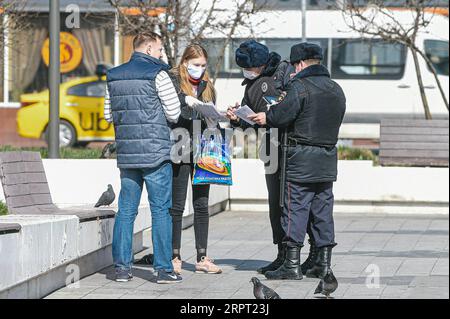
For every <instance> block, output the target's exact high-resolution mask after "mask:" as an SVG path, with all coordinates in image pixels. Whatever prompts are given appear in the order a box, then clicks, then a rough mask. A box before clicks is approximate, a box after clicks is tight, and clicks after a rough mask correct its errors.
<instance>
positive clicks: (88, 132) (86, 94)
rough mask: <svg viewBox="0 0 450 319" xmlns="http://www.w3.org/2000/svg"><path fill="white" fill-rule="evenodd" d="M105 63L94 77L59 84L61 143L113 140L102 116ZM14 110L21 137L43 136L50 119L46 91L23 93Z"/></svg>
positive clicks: (68, 145)
mask: <svg viewBox="0 0 450 319" xmlns="http://www.w3.org/2000/svg"><path fill="white" fill-rule="evenodd" d="M106 70H107V67H106V66H98V67H97V72H96V73H97V76H91V77H83V78H78V79H75V80H71V81H68V82H65V83H62V84H61V86H60V119H61V121H60V129H59V132H60V145H61V147H72V146H75V147H85V146H87V145H88V144H89V143H90V142H100V141H113V140H114V128H113V125H112V124H110V123H108V122H106V121H105V119H104V113H103V112H104V101H105V90H106V76H105V74H106ZM20 102H21V108H20V109H19V111H18V113H17V132H18V133H19V135H20V136H22V137H26V138H34V139H41V138H42V139H45V138H46V130H47V126H48V119H49V91H48V90H46V91H43V92H41V93H34V94H23V95H22V96H21V97H20Z"/></svg>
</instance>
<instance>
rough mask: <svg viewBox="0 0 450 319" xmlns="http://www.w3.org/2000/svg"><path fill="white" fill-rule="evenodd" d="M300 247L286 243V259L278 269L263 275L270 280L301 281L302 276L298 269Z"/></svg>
mask: <svg viewBox="0 0 450 319" xmlns="http://www.w3.org/2000/svg"><path fill="white" fill-rule="evenodd" d="M301 248H302V246H301V245H298V244H294V243H287V245H286V257H285V259H284V262H283V264H282V265H281V267H280V268H278V269H277V270H275V271H268V272H266V273H265V276H266V278H267V279H270V280H281V279H288V280H302V279H303V274H302V269H301V267H300V250H301Z"/></svg>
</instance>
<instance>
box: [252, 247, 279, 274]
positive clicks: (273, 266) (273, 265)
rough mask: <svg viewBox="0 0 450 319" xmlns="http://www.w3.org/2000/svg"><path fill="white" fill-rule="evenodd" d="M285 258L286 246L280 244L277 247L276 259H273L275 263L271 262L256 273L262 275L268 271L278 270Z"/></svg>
mask: <svg viewBox="0 0 450 319" xmlns="http://www.w3.org/2000/svg"><path fill="white" fill-rule="evenodd" d="M285 257H286V245H284V244H280V245H278V255H277V259H275V261H273V262H272V263H271V264H269V265H267V266H265V267H261V268H259V269H257V270H256V271H257V272H258V273H260V274H263V275H264V274H265V273H266V272H268V271H274V270H277V269H278V268H280V267H281V265H283V262H284V258H285Z"/></svg>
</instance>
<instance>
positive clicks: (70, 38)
mask: <svg viewBox="0 0 450 319" xmlns="http://www.w3.org/2000/svg"><path fill="white" fill-rule="evenodd" d="M59 45H60V52H61V53H60V55H61V58H60V59H61V73H69V72H72V71H73V70H75V69H76V68H77V67H78V66H79V65H80V63H81V61H82V59H83V48H82V47H81V43H80V41H79V40H78V39H77V38H76V37H75V36H74V35H73V34H72V33H69V32H61V35H60V44H59ZM42 59H43V60H44V63H45V65H47V66H49V64H50V38H47V40H45V42H44V45H43V46H42Z"/></svg>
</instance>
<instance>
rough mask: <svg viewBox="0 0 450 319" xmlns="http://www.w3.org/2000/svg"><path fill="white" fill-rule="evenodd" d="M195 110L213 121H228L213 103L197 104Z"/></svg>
mask: <svg viewBox="0 0 450 319" xmlns="http://www.w3.org/2000/svg"><path fill="white" fill-rule="evenodd" d="M195 110H196V111H197V112H198V113H200V114H201V115H203V116H204V117H207V118H210V119H212V120H224V119H226V118H225V116H224V115H223V114H221V113H220V112H219V111H218V110H217V109H216V106H215V105H214V104H213V103H202V104H196V105H195Z"/></svg>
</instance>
